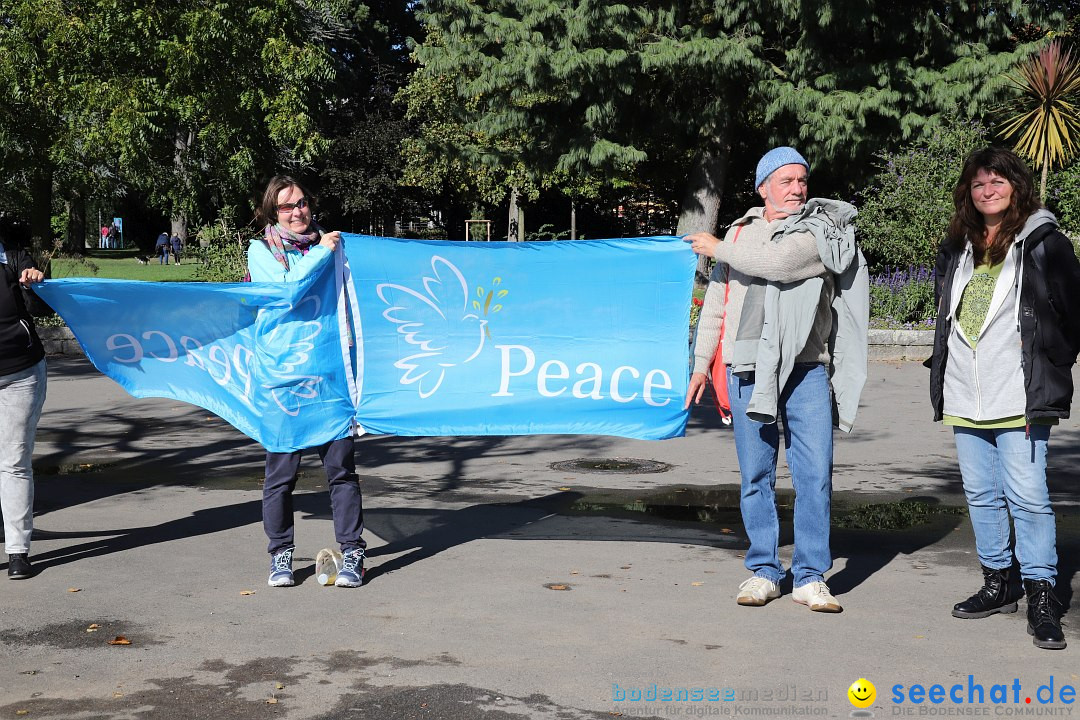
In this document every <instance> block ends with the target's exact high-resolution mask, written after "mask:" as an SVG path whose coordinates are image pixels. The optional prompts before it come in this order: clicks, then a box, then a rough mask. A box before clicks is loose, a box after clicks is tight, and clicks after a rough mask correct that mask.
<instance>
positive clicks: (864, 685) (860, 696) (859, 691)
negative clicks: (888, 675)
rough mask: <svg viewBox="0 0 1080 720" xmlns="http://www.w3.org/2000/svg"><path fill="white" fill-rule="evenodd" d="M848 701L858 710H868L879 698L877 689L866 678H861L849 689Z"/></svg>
mask: <svg viewBox="0 0 1080 720" xmlns="http://www.w3.org/2000/svg"><path fill="white" fill-rule="evenodd" d="M847 697H848V700H850V701H851V704H852V705H854V706H855V707H857V708H868V707H870V706H871V705H873V704H874V700H875V699H876V698H877V688H875V687H874V683H872V682H870V681H869V680H867V679H866V678H859V679H858V680H856V681H855V682H853V683H851V687H849V688H848V689H847Z"/></svg>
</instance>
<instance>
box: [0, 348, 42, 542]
mask: <svg viewBox="0 0 1080 720" xmlns="http://www.w3.org/2000/svg"><path fill="white" fill-rule="evenodd" d="M47 382H48V376H47V374H46V372H45V361H44V360H41V361H40V362H38V363H37V364H36V365H34V366H33V367H28V368H26V369H25V370H20V371H19V372H15V373H11V374H10V375H4V376H0V510H2V511H3V515H4V545H5V548H4V549H5V550H7V552H8V554H11V553H25V552H30V534H31V533H32V532H33V529H34V468H33V465H32V464H31V461H32V460H33V455H34V435H35V433H36V432H37V424H38V418H40V417H41V407H42V406H43V405H44V404H45V387H46V385H47Z"/></svg>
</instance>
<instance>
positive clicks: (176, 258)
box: [169, 235, 184, 265]
mask: <svg viewBox="0 0 1080 720" xmlns="http://www.w3.org/2000/svg"><path fill="white" fill-rule="evenodd" d="M169 245H170V246H171V247H172V256H173V262H175V263H176V264H177V265H179V264H180V252H181V251H182V250H183V249H184V244H183V243H182V242H181V241H180V236H179V235H173V236H172V237H171V238H169Z"/></svg>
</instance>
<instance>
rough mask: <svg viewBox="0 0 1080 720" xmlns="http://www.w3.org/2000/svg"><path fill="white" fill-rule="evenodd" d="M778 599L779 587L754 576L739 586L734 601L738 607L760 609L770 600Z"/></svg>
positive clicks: (770, 581) (765, 579) (766, 579)
mask: <svg viewBox="0 0 1080 720" xmlns="http://www.w3.org/2000/svg"><path fill="white" fill-rule="evenodd" d="M778 597H780V586H779V585H777V584H776V583H774V582H773V581H772V580H769V579H768V578H763V577H758V576H757V575H755V576H754V577H752V578H750V579H749V580H744V581H743V583H742V584H741V585H739V594H738V595H737V596H736V597H735V601H736V602H737V603H739V604H740V605H749V606H751V607H761V606H762V605H764V604H765V603H767V602H769V601H770V600H775V599H776V598H778Z"/></svg>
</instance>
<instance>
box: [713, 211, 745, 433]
mask: <svg viewBox="0 0 1080 720" xmlns="http://www.w3.org/2000/svg"><path fill="white" fill-rule="evenodd" d="M742 228H743V226H742V225H740V226H738V227H737V228H735V236H734V237H733V238H731V242H732V243H734V242H735V241H736V240H738V239H739V231H740V230H742ZM730 276H731V266H730V265H728V266H727V267H726V269H725V271H724V305H723V312H722V314H721V315H720V340H719V341H718V342H717V343H716V354H715V355H713V359H712V363H710V367H709V374H710V375H711V376H712V389H713V398H714V399H715V401H716V411H717V412H719V413H720V417H721V418H723V421H724V424H725V425H728V424H730V423H731V398H730V397H728V388H727V365H725V364H724V330H725V329H726V325H727V323H726V320H727V303H728V295H729V293H730V292H731V285H730V284H729V282H728V279H729V277H730Z"/></svg>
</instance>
